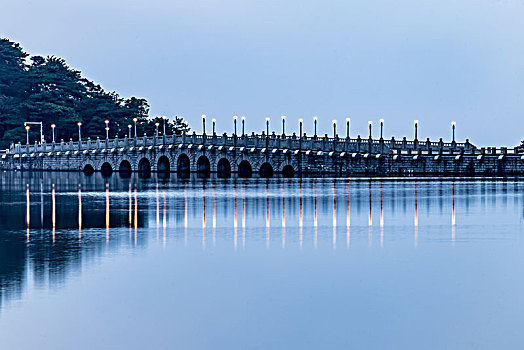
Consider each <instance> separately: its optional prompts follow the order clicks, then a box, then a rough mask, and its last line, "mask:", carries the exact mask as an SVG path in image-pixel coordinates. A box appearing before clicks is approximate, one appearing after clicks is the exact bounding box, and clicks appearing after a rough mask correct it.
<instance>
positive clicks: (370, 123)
mask: <svg viewBox="0 0 524 350" xmlns="http://www.w3.org/2000/svg"><path fill="white" fill-rule="evenodd" d="M368 124H369V138H371V126H372V125H373V122H372V121H371V120H370V121H369V122H368Z"/></svg>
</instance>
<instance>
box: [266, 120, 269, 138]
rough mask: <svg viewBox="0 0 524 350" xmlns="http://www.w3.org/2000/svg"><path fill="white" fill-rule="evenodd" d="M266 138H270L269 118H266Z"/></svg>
mask: <svg viewBox="0 0 524 350" xmlns="http://www.w3.org/2000/svg"><path fill="white" fill-rule="evenodd" d="M266 137H269V117H267V118H266Z"/></svg>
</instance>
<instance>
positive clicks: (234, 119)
mask: <svg viewBox="0 0 524 350" xmlns="http://www.w3.org/2000/svg"><path fill="white" fill-rule="evenodd" d="M237 119H238V116H236V115H234V116H233V124H235V133H234V134H233V135H235V136H237Z"/></svg>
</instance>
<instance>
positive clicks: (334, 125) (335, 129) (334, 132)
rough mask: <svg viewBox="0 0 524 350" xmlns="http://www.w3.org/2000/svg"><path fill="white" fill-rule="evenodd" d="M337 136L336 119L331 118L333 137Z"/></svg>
mask: <svg viewBox="0 0 524 350" xmlns="http://www.w3.org/2000/svg"><path fill="white" fill-rule="evenodd" d="M336 137H337V121H336V120H333V138H336Z"/></svg>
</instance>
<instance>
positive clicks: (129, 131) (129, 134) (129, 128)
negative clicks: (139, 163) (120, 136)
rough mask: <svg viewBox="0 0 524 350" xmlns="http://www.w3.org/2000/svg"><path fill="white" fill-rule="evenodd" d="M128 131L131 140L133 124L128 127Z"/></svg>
mask: <svg viewBox="0 0 524 350" xmlns="http://www.w3.org/2000/svg"><path fill="white" fill-rule="evenodd" d="M127 127H128V129H129V138H131V128H132V127H133V126H132V125H131V124H128V125H127Z"/></svg>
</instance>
